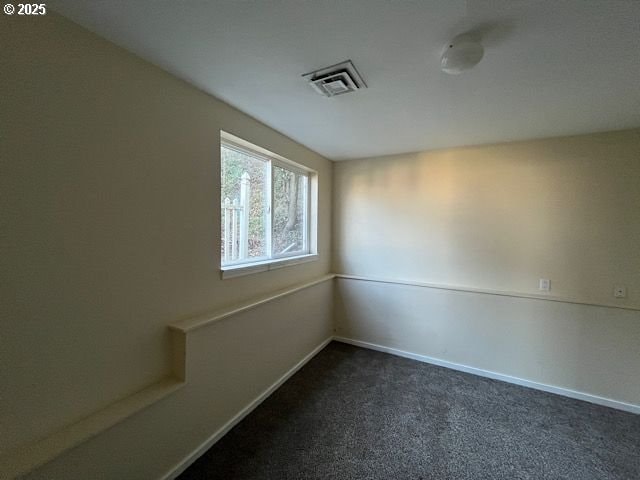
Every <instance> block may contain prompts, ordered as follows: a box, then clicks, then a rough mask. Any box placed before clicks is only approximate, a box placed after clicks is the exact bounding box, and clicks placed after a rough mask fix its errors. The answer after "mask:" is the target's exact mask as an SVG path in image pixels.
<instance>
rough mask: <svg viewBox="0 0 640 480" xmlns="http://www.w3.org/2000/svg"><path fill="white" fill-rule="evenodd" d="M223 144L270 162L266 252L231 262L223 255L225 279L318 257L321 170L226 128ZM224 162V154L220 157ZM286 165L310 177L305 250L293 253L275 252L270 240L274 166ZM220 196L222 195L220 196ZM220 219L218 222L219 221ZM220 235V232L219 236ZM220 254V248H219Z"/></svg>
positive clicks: (288, 168) (286, 167)
mask: <svg viewBox="0 0 640 480" xmlns="http://www.w3.org/2000/svg"><path fill="white" fill-rule="evenodd" d="M222 147H226V148H231V149H234V150H236V151H238V152H240V153H244V154H246V155H250V156H252V157H255V158H258V159H260V160H264V161H265V162H267V175H266V182H265V190H267V191H268V195H267V200H268V205H267V211H268V214H267V215H266V219H265V220H266V222H265V230H266V250H267V252H268V255H267V256H263V257H254V258H252V259H251V260H249V261H247V260H239V261H235V262H232V263H228V264H225V265H222V260H223V259H222V257H221V258H220V270H221V276H222V278H223V279H225V278H232V277H237V276H241V275H248V274H251V273H258V272H264V271H268V270H274V269H276V268H281V267H286V266H290V265H298V264H301V263H306V262H311V261H314V260H316V259H317V258H318V253H317V212H318V199H317V197H318V173H317V172H316V171H315V170H312V169H310V168H308V167H305V166H304V165H300V164H299V163H295V162H293V161H291V160H289V159H287V158H285V157H282V156H280V155H278V154H276V153H273V152H271V151H269V150H266V149H264V148H262V147H259V146H257V145H255V144H253V143H250V142H248V141H246V140H243V139H241V138H240V137H236V136H235V135H232V134H230V133H227V132H225V131H222V130H221V131H220V149H219V152H220V153H221V151H222ZM220 162H221V164H222V158H220ZM274 165H275V166H277V167H280V168H283V169H285V170H287V171H290V172H293V173H296V174H299V175H304V176H306V177H307V192H306V195H305V209H306V218H305V226H304V230H303V235H304V237H303V245H304V246H305V249H304V251H303V252H300V251H296V252H292V253H289V254H287V253H285V254H279V255H273V252H272V246H271V240H272V236H273V229H272V220H273V208H272V207H273V203H274V191H273V188H272V184H273V175H274V174H273V166H274ZM218 199H219V200H220V196H218ZM219 224H220V223H218V225H219ZM218 238H220V236H219V237H218ZM218 253H219V254H220V249H218Z"/></svg>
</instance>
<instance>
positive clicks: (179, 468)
mask: <svg viewBox="0 0 640 480" xmlns="http://www.w3.org/2000/svg"><path fill="white" fill-rule="evenodd" d="M332 340H333V338H332V337H329V338H327V339H326V340H324V341H323V342H322V343H320V345H318V346H317V347H315V348H314V349H313V350H312V351H311V352H309V353H308V354H307V355H305V357H304V358H302V360H300V361H299V362H298V363H296V364H295V365H294V366H293V367H291V368H290V369H289V370H288V371H287V372H286V373H285V374H284V375H282V376H281V377H280V378H279V379H278V380H276V381H275V382H274V383H273V384H272V385H271V386H269V387H268V388H267V389H265V390H264V391H263V392H262V393H261V394H260V395H258V396H257V397H256V398H255V399H253V400H252V401H251V402H250V403H249V404H248V405H246V406H245V407H244V408H242V410H240V411H239V412H238V413H237V414H236V415H234V416H233V418H231V420H229V421H228V422H227V423H225V424H224V425H223V426H222V427H221V428H220V429H218V431H216V432H215V433H214V434H213V435H211V436H210V437H209V438H207V439H206V440H205V441H204V442H203V443H202V444H201V445H200V446H199V447H198V448H196V449H195V450H194V451H193V452H191V453H190V454H188V455H187V456H186V457H185V458H183V459H182V460H181V461H180V462H179V463H178V464H177V465H175V466H174V467H172V468H171V469H170V470H169V471H168V472H167V473H166V474H165V475H163V476H162V477H161V480H171V479H174V478H176V477H178V475H180V474H181V473H182V472H184V471H185V470H186V469H187V468H189V465H191V464H192V463H193V462H195V461H196V460H197V459H198V458H199V457H200V456H201V455H202V454H203V453H205V452H206V451H207V450H209V449H210V448H211V447H212V446H213V445H214V444H215V443H216V442H217V441H218V440H220V439H221V438H222V437H224V436H225V435H226V434H227V432H228V431H229V430H231V429H232V428H233V427H235V426H236V425H237V424H238V423H239V422H241V421H242V419H244V418H245V417H246V416H247V415H249V414H250V413H251V412H252V411H253V410H255V408H256V407H257V406H258V405H260V404H261V403H262V402H264V401H265V400H266V399H267V398H268V397H269V396H270V395H271V394H272V393H273V392H275V391H276V390H277V389H278V388H280V386H281V385H282V384H283V383H284V382H286V381H287V380H288V379H289V378H290V377H291V376H293V374H294V373H296V372H297V371H298V370H300V369H301V368H302V367H303V366H304V365H305V364H306V363H307V362H308V361H309V360H311V359H312V358H313V357H315V356H316V355H317V354H318V353H320V352H321V351H322V349H323V348H324V347H326V346H327V345H328V344H329V343H331V341H332Z"/></svg>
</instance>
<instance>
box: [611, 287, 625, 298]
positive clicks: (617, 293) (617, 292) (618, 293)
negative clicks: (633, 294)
mask: <svg viewBox="0 0 640 480" xmlns="http://www.w3.org/2000/svg"><path fill="white" fill-rule="evenodd" d="M613 296H614V297H616V298H625V297H626V296H627V287H625V286H624V285H616V286H615V287H613Z"/></svg>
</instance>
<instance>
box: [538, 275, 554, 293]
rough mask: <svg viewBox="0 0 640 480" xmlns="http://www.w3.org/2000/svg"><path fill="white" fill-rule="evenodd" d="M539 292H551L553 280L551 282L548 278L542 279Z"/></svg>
mask: <svg viewBox="0 0 640 480" xmlns="http://www.w3.org/2000/svg"><path fill="white" fill-rule="evenodd" d="M538 290H541V291H543V292H548V291H549V290H551V280H549V279H548V278H541V279H540V283H539V284H538Z"/></svg>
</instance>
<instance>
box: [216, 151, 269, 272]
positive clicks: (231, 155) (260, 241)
mask: <svg viewBox="0 0 640 480" xmlns="http://www.w3.org/2000/svg"><path fill="white" fill-rule="evenodd" d="M220 154H221V165H220V167H221V168H220V171H221V192H222V196H221V205H222V212H221V213H222V215H221V217H222V218H221V221H222V239H221V240H222V241H221V245H222V251H221V253H222V257H221V258H222V265H225V264H229V263H236V262H239V261H243V260H245V261H246V260H248V259H251V260H256V259H258V258H260V257H266V256H267V255H268V252H267V233H266V226H267V222H266V215H267V205H268V203H267V196H266V188H267V187H266V179H267V171H268V170H267V167H268V164H267V162H266V161H264V160H261V159H259V158H255V157H252V156H251V155H247V154H246V153H241V152H238V151H236V150H234V149H232V148H228V147H226V146H224V145H223V146H222V147H221V151H220Z"/></svg>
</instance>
